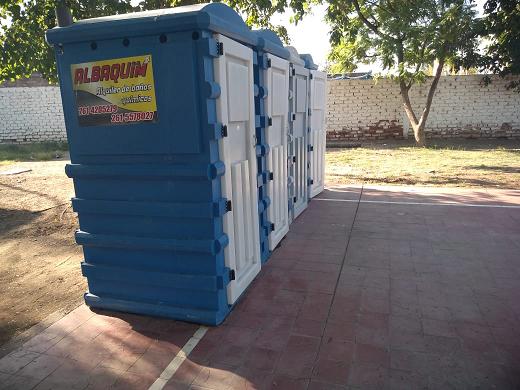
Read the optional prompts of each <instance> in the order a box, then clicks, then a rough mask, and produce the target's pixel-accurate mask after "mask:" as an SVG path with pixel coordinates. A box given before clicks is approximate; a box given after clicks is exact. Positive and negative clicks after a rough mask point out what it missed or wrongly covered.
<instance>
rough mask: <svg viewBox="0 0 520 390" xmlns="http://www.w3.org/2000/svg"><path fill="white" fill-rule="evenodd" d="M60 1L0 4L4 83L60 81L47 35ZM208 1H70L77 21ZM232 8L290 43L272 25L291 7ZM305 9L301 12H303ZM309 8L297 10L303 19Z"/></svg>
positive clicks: (262, 1) (240, 1) (239, 0)
mask: <svg viewBox="0 0 520 390" xmlns="http://www.w3.org/2000/svg"><path fill="white" fill-rule="evenodd" d="M57 2H58V0H0V47H1V48H2V52H1V53H0V82H1V81H3V80H14V79H18V78H24V77H29V76H30V75H31V74H32V73H34V72H39V73H41V74H42V75H43V77H45V78H46V79H48V80H50V81H56V80H57V72H56V64H55V59H54V50H53V49H52V48H51V47H50V46H49V45H47V44H46V42H45V31H47V30H48V29H50V28H53V27H55V26H56V16H55V11H54V9H55V6H56V3H57ZM204 2H207V0H142V1H141V2H140V3H139V4H138V5H137V6H135V7H134V6H132V4H131V0H66V4H67V5H68V6H69V7H70V9H71V11H72V15H73V18H74V20H80V19H87V18H94V17H99V16H105V15H114V14H124V13H128V12H136V11H144V10H150V9H158V8H168V7H174V6H181V5H191V4H197V3H204ZM228 4H229V5H230V6H232V7H233V8H234V9H236V10H237V11H238V12H240V13H241V14H243V15H246V22H247V24H248V25H250V26H251V27H268V28H272V29H274V30H275V31H277V32H278V33H279V35H280V36H281V37H282V39H284V40H285V41H286V42H288V35H287V31H286V29H285V28H284V27H283V26H274V25H273V24H271V22H270V19H271V16H272V15H273V14H274V13H276V12H283V10H284V9H285V8H286V7H287V3H286V2H284V1H282V2H279V3H276V2H271V1H269V0H259V1H253V2H251V1H247V0H229V1H228ZM300 7H301V11H300ZM305 10H306V7H304V6H303V3H299V5H298V6H296V11H297V12H300V14H301V15H303V13H304V12H305Z"/></svg>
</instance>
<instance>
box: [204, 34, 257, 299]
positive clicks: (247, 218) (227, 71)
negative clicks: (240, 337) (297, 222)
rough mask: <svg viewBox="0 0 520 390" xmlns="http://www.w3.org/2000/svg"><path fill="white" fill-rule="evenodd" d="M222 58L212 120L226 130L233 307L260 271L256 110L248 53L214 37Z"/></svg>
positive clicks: (222, 148)
mask: <svg viewBox="0 0 520 390" xmlns="http://www.w3.org/2000/svg"><path fill="white" fill-rule="evenodd" d="M214 38H215V39H216V40H217V41H218V42H219V43H222V44H223V52H224V53H223V55H220V56H219V57H218V58H216V59H215V62H214V65H215V70H214V73H215V81H216V82H217V83H218V84H219V85H220V97H219V98H218V99H217V119H218V121H219V122H221V123H222V124H223V125H226V126H227V133H228V135H227V137H224V138H222V139H221V140H220V141H219V154H220V159H221V161H223V162H224V164H225V166H226V171H225V174H224V176H223V177H222V182H221V183H222V196H223V197H225V198H227V199H228V200H230V201H231V207H232V210H231V211H230V212H227V213H226V214H224V218H223V221H224V232H225V233H226V234H227V235H228V237H229V245H228V246H227V247H226V249H225V262H226V266H227V267H229V268H230V269H232V270H234V271H235V280H232V281H231V282H230V283H229V285H228V291H227V295H228V303H230V304H232V303H234V302H235V301H236V300H237V299H238V297H239V296H240V295H241V294H242V293H243V292H244V290H245V289H246V288H247V286H248V285H249V284H250V283H251V281H252V280H253V279H254V278H255V276H256V275H257V274H258V272H259V271H260V267H261V261H260V235H259V226H258V223H259V222H258V197H257V185H256V180H257V165H256V154H255V145H256V138H255V105H254V80H253V51H252V50H251V49H250V48H248V47H246V46H244V45H242V44H240V43H238V42H235V41H233V40H231V39H229V38H227V37H224V36H222V35H219V34H216V35H215V36H214Z"/></svg>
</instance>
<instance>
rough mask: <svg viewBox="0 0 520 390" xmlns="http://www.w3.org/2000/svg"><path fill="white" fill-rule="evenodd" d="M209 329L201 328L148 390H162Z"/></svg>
mask: <svg viewBox="0 0 520 390" xmlns="http://www.w3.org/2000/svg"><path fill="white" fill-rule="evenodd" d="M207 331H208V328H206V327H205V326H200V327H199V328H198V329H197V330H196V331H195V333H194V334H193V336H191V338H190V339H189V340H188V341H187V342H186V344H184V347H182V349H181V350H180V351H179V352H178V353H177V355H175V357H174V358H173V359H172V361H171V362H170V364H168V366H167V367H166V368H165V369H164V371H163V372H162V373H161V375H159V378H157V379H156V380H155V382H154V383H152V385H151V386H150V387H149V388H148V390H161V389H162V388H163V387H164V386H165V385H166V383H168V381H169V380H170V379H172V377H173V376H174V375H175V373H176V372H177V370H178V369H179V367H180V366H181V365H182V363H184V361H185V360H186V359H187V357H188V356H189V355H190V353H191V351H193V348H195V347H196V346H197V344H198V343H199V341H200V340H201V339H202V338H203V337H204V335H205V334H206V332H207Z"/></svg>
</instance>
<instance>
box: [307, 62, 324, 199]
mask: <svg viewBox="0 0 520 390" xmlns="http://www.w3.org/2000/svg"><path fill="white" fill-rule="evenodd" d="M310 81H311V82H310V85H311V87H310V93H309V95H310V101H309V106H310V111H309V112H310V114H311V116H310V118H309V124H310V131H309V145H310V146H311V148H310V152H309V176H310V179H311V184H310V186H309V198H312V197H315V196H316V195H318V194H319V193H320V192H322V191H323V187H324V184H325V144H326V129H325V107H326V99H327V74H326V73H323V72H319V71H317V70H311V80H310Z"/></svg>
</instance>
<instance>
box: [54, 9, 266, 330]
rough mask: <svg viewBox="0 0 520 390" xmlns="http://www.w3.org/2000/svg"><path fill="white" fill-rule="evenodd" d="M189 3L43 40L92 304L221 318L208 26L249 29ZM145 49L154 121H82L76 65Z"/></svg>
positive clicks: (222, 208) (220, 211) (221, 244)
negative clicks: (49, 53)
mask: <svg viewBox="0 0 520 390" xmlns="http://www.w3.org/2000/svg"><path fill="white" fill-rule="evenodd" d="M182 8H184V7H182ZM187 8H189V9H190V11H189V12H188V11H186V12H184V13H182V12H180V13H179V14H175V15H167V16H164V17H163V16H161V17H159V18H158V19H156V20H155V23H153V22H151V20H152V18H143V19H138V18H129V19H121V18H119V19H116V20H110V18H108V19H104V18H101V19H104V20H101V21H99V20H95V21H94V22H89V21H85V22H83V23H78V24H77V25H73V26H70V27H65V28H58V29H53V30H50V31H49V32H48V34H47V40H48V42H49V43H51V44H52V45H54V46H55V48H56V53H57V56H56V57H57V63H58V71H59V78H60V86H61V95H62V101H63V109H64V116H65V122H66V127H67V137H68V141H69V146H70V156H71V164H69V165H67V167H66V173H67V175H68V176H69V177H71V178H73V181H74V188H75V192H76V196H75V198H73V201H72V203H73V207H74V210H75V211H76V212H77V213H78V216H79V224H80V230H78V232H77V233H76V241H77V243H78V244H80V245H82V246H83V251H84V262H83V263H82V271H83V274H84V275H85V276H86V277H87V279H88V289H89V291H88V293H86V295H85V300H86V303H87V304H88V305H89V306H92V307H100V308H105V309H113V310H120V311H127V312H134V313H141V314H150V315H160V316H167V317H172V318H176V319H181V320H186V321H193V322H199V323H204V324H211V325H215V324H219V323H220V322H222V321H223V319H224V318H225V316H226V315H227V314H228V313H229V310H230V305H229V304H228V302H227V297H226V286H227V285H228V283H229V280H230V279H229V278H230V272H229V271H230V270H229V269H228V268H226V267H225V262H224V248H225V247H226V245H227V243H228V238H227V236H226V235H225V233H224V232H223V227H222V226H223V225H222V216H223V215H224V214H225V213H226V212H227V209H226V199H224V198H222V196H221V185H220V177H221V175H223V173H224V171H225V166H224V164H223V163H222V162H221V161H220V158H219V153H218V139H219V138H220V137H221V136H222V131H221V124H219V123H218V122H217V120H216V104H215V99H216V98H217V97H218V96H219V91H220V89H219V86H218V85H217V84H216V83H215V82H214V79H213V60H214V58H215V57H217V56H218V55H219V51H218V45H217V42H216V41H215V40H214V39H213V38H212V33H213V32H220V33H224V34H226V35H228V36H231V37H232V38H235V39H238V38H240V39H242V40H243V42H244V43H246V44H247V43H252V42H253V38H252V37H251V36H250V35H248V33H247V31H248V30H247V28H246V27H245V24H244V23H243V22H242V21H241V19H240V17H239V16H238V15H237V14H236V13H234V12H233V11H231V10H230V9H229V8H228V7H227V6H225V5H222V4H211V5H209V6H204V7H201V6H195V7H187ZM193 10H194V11H193ZM229 11H231V12H232V13H233V14H234V15H233V14H230V12H229ZM230 15H231V16H230ZM237 17H238V20H240V22H241V26H237V23H238V22H237ZM241 29H242V31H241ZM164 35H165V36H166V40H165V39H164V37H163V38H161V36H164ZM123 38H127V39H128V41H127V42H125V43H128V45H126V46H125V44H123ZM93 42H95V45H93V44H92V43H93ZM143 54H151V55H152V58H153V70H154V81H155V86H156V99H157V110H158V118H159V120H158V122H157V123H141V124H131V125H118V126H95V127H80V126H79V123H78V119H77V114H76V104H75V100H74V96H73V91H72V80H71V72H70V66H71V64H77V63H84V62H90V61H97V60H104V59H112V58H121V57H130V56H136V55H143ZM265 207H267V204H266V205H265Z"/></svg>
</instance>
